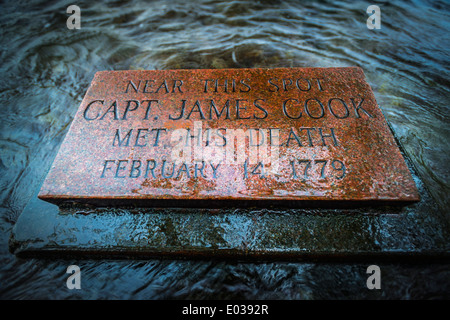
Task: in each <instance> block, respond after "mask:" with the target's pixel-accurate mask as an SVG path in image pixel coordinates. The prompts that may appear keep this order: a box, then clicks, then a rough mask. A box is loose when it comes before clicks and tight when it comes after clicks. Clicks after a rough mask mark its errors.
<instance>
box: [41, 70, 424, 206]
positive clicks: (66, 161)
mask: <svg viewBox="0 0 450 320" xmlns="http://www.w3.org/2000/svg"><path fill="white" fill-rule="evenodd" d="M39 198H41V199H43V200H46V201H50V202H54V203H62V202H65V201H75V202H80V203H88V204H96V205H115V204H139V205H144V206H147V205H148V206H152V205H155V204H157V203H158V201H159V200H165V201H170V202H171V203H173V204H174V205H175V200H177V201H181V202H178V204H182V205H183V204H189V202H190V201H193V200H195V201H203V200H227V201H229V200H255V201H259V200H300V201H304V200H308V201H314V202H318V201H330V200H334V201H344V202H351V201H375V202H379V203H381V202H383V201H400V202H404V201H417V200H419V194H418V191H417V188H416V186H415V183H414V181H413V179H412V177H411V174H410V172H409V169H408V167H407V165H406V163H405V161H404V159H403V157H402V155H401V153H400V150H399V148H398V146H397V144H396V142H395V139H394V137H393V135H392V133H391V131H390V129H389V127H388V125H387V123H386V120H385V118H384V116H383V114H382V112H381V110H380V108H379V107H378V105H377V102H376V101H375V97H374V95H373V92H372V90H371V88H370V86H369V85H368V84H367V82H366V80H365V77H364V73H363V71H362V69H360V68H357V67H349V68H277V69H222V70H162V71H159V70H158V71H156V70H149V71H102V72H97V73H96V75H95V77H94V80H93V81H92V83H91V86H90V88H89V90H88V92H87V93H86V96H85V97H84V99H83V102H82V103H81V106H80V107H79V109H78V112H77V113H76V115H75V118H74V120H73V123H72V125H71V127H70V129H69V132H68V133H67V136H66V137H65V140H64V141H63V143H62V145H61V147H60V150H59V152H58V154H57V156H56V158H55V160H54V163H53V165H52V167H51V169H50V171H49V173H48V175H47V178H46V179H45V181H44V184H43V186H42V189H41V190H40V193H39ZM172 201H173V202H172ZM223 203H226V202H223Z"/></svg>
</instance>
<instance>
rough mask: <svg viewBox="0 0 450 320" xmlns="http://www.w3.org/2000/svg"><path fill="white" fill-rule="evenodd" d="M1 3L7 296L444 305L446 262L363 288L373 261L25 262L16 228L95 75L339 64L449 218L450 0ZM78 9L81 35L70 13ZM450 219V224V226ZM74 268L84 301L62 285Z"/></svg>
mask: <svg viewBox="0 0 450 320" xmlns="http://www.w3.org/2000/svg"><path fill="white" fill-rule="evenodd" d="M185 2H186V1H151V2H148V3H146V2H144V1H139V0H135V1H133V0H130V1H102V2H97V3H95V4H94V3H91V2H89V1H75V2H74V1H3V2H1V4H0V17H1V19H0V26H1V27H0V30H1V31H0V43H1V48H0V61H1V64H0V70H1V75H2V77H1V78H0V119H1V121H0V148H1V154H0V228H1V240H0V241H1V245H0V250H1V251H0V261H1V265H0V297H2V298H14V299H17V298H22V299H32V298H33V299H34V298H43V299H64V298H85V299H98V298H135V299H143V298H256V299H265V298H272V299H317V298H322V299H323V298H403V299H408V298H416V299H420V298H442V297H449V292H450V280H449V279H450V268H449V266H448V265H446V264H431V265H429V264H421V265H406V264H379V265H380V267H381V268H382V271H383V290H381V291H376V292H375V291H370V290H367V288H366V286H365V282H366V279H367V275H366V273H365V272H366V268H367V264H326V263H321V264H316V263H288V262H283V263H280V262H278V263H277V262H271V263H239V262H230V261H171V260H150V261H66V260H65V261H63V260H61V261H54V260H52V261H49V260H37V259H32V260H22V259H17V258H16V257H15V256H13V255H11V254H10V253H9V252H8V238H9V235H10V234H11V229H12V227H13V225H14V223H15V221H16V220H17V218H18V216H19V215H20V213H21V211H22V210H23V208H24V206H25V205H26V204H27V202H28V200H29V199H30V197H31V196H32V194H33V193H34V192H35V191H36V189H37V188H38V187H39V184H40V182H41V181H42V179H43V178H44V175H45V173H46V172H45V169H43V168H48V167H49V164H50V162H51V161H52V160H53V157H54V155H55V153H56V151H57V148H58V146H59V144H60V143H61V141H62V139H63V137H64V135H65V133H66V132H67V129H68V126H69V125H70V123H71V120H72V118H73V116H74V114H75V112H76V110H77V108H78V105H79V104H80V102H81V100H82V98H83V95H84V93H85V91H86V89H87V87H88V86H89V83H90V81H91V80H92V78H93V75H94V73H95V72H96V71H99V70H120V69H176V68H240V67H340V66H355V65H356V66H360V67H362V68H363V69H364V71H365V73H366V76H367V78H368V81H369V83H370V84H371V86H372V88H373V90H374V92H375V96H376V98H377V101H378V103H379V105H380V106H381V108H382V110H383V111H384V113H385V116H386V118H387V120H388V121H389V122H390V124H391V125H392V127H393V128H394V130H395V132H396V134H397V136H398V137H399V139H400V141H401V142H402V144H403V145H404V147H405V149H406V151H407V153H408V154H409V156H410V157H411V159H412V161H413V162H414V165H415V166H416V168H417V170H418V172H419V174H420V175H421V177H422V179H423V181H424V182H425V184H426V186H427V187H428V189H429V190H430V193H431V195H432V196H433V197H434V198H435V200H436V202H437V203H438V204H439V206H440V207H441V208H442V210H443V211H444V212H445V213H446V214H447V217H450V215H449V214H448V212H449V210H450V197H449V196H448V194H449V192H450V185H449V165H448V163H449V160H450V159H449V150H450V148H449V143H450V142H449V137H450V134H449V130H450V126H449V118H448V114H449V110H450V99H449V97H450V81H449V69H450V51H449V49H450V35H449V34H450V33H449V30H450V23H449V21H450V3H449V2H446V1H396V2H394V3H389V2H380V1H377V2H376V4H378V5H379V6H380V8H381V29H380V30H368V29H367V27H366V19H367V17H368V15H367V14H366V8H367V7H368V6H369V5H370V4H374V3H372V2H353V1H349V2H342V1H323V2H318V3H316V2H313V1H301V2H300V1H192V2H188V3H185ZM70 4H77V5H78V6H79V7H80V8H81V29H80V30H68V29H67V28H66V19H67V18H68V14H66V8H67V7H68V6H69V5H70ZM449 220H450V218H449ZM69 264H77V265H79V266H80V267H81V269H82V288H83V289H82V290H78V291H76V292H74V291H70V290H68V289H67V288H66V286H65V281H66V279H67V277H68V275H66V274H65V271H66V268H67V266H68V265H69Z"/></svg>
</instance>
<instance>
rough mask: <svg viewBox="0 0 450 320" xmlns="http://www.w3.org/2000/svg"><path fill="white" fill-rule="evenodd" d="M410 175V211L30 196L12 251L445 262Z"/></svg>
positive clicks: (437, 232) (435, 215)
mask: <svg viewBox="0 0 450 320" xmlns="http://www.w3.org/2000/svg"><path fill="white" fill-rule="evenodd" d="M405 158H406V157H405ZM406 159H407V158H406ZM407 162H408V163H409V162H410V161H408V159H407ZM410 170H411V172H412V174H413V178H414V180H415V183H416V185H417V187H418V189H419V192H420V196H421V200H420V202H417V203H413V204H410V205H407V206H381V207H359V208H334V209H333V208H326V209H324V208H302V209H299V208H281V207H267V208H252V207H247V208H232V207H227V208H215V209H206V208H192V207H191V208H125V207H120V208H95V207H79V206H72V207H70V206H67V207H63V208H59V207H58V206H56V205H53V204H50V203H47V202H45V201H42V200H39V199H38V198H37V196H35V197H33V199H32V200H31V201H30V203H29V204H28V205H27V207H26V208H25V210H24V212H23V213H22V214H21V216H20V217H19V219H18V221H17V223H16V225H15V226H14V229H13V233H12V236H11V239H10V250H11V252H13V253H15V254H16V255H18V256H20V257H30V256H33V257H66V258H73V257H77V258H154V257H171V258H208V259H211V258H224V257H227V258H233V259H239V260H243V259H261V260H270V259H283V260H285V259H287V260H306V259H307V260H311V259H314V260H317V259H338V260H342V259H351V260H354V259H357V260H360V259H373V258H376V259H377V260H378V259H380V258H385V259H397V258H400V259H423V258H425V259H426V260H425V261H430V259H433V260H442V259H449V258H450V241H449V239H450V227H449V224H448V221H447V220H446V217H445V216H444V214H442V213H441V212H440V210H439V208H438V207H437V205H436V204H435V202H434V201H433V199H432V198H431V196H430V195H429V193H428V192H427V190H426V189H425V187H424V185H423V183H422V181H421V180H420V179H419V178H418V176H417V175H416V174H415V171H414V169H413V168H412V167H411V166H410ZM291 205H292V204H291Z"/></svg>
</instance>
